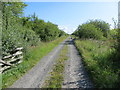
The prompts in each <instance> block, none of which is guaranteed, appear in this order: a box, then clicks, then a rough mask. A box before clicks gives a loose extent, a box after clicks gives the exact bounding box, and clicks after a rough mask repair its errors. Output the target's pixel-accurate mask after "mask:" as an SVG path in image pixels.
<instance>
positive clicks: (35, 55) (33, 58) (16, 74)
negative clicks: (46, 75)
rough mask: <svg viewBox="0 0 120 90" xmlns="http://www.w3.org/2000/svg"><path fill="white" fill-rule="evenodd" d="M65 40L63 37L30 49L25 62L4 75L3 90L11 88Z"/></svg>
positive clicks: (25, 56)
mask: <svg viewBox="0 0 120 90" xmlns="http://www.w3.org/2000/svg"><path fill="white" fill-rule="evenodd" d="M65 38H67V37H61V38H58V39H57V40H54V41H52V42H46V43H42V42H41V43H40V44H39V45H38V46H36V47H29V51H28V52H27V54H25V55H24V60H23V62H22V63H21V64H19V65H17V66H15V67H13V68H11V69H10V70H8V71H7V72H5V73H3V74H2V88H6V87H9V86H11V85H12V84H13V83H14V82H15V81H16V80H17V79H19V78H20V77H22V76H23V75H24V74H25V73H26V72H27V71H28V70H30V69H31V68H32V67H33V66H35V65H36V64H37V63H38V62H39V61H40V59H41V58H42V57H43V56H45V55H47V54H48V53H49V52H50V51H51V50H52V49H53V48H54V47H56V46H57V45H58V44H59V43H60V42H62V41H63V40H64V39H65Z"/></svg>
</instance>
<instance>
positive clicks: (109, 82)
mask: <svg viewBox="0 0 120 90" xmlns="http://www.w3.org/2000/svg"><path fill="white" fill-rule="evenodd" d="M75 44H76V47H77V48H78V50H79V52H80V54H81V56H82V58H83V61H84V64H85V67H86V69H87V70H88V72H89V74H90V77H91V79H92V80H93V82H94V85H95V87H97V88H115V87H118V82H120V80H119V75H118V73H120V72H119V71H120V69H119V70H117V69H115V67H114V64H113V59H114V56H113V55H112V54H113V53H114V52H115V49H114V48H113V47H112V46H113V44H114V43H113V41H98V40H76V41H75Z"/></svg>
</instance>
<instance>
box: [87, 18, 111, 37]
mask: <svg viewBox="0 0 120 90" xmlns="http://www.w3.org/2000/svg"><path fill="white" fill-rule="evenodd" d="M87 23H89V24H93V25H94V26H95V27H96V28H98V29H100V30H102V32H103V36H105V37H107V33H108V31H109V30H110V25H109V24H108V23H106V22H105V21H102V20H97V19H96V20H89V21H88V22H87Z"/></svg>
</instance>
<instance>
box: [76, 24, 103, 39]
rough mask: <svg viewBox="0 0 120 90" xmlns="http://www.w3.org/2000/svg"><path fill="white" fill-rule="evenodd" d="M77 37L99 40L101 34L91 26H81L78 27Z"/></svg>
mask: <svg viewBox="0 0 120 90" xmlns="http://www.w3.org/2000/svg"><path fill="white" fill-rule="evenodd" d="M78 35H79V37H80V38H93V39H100V38H102V36H103V34H102V32H101V31H100V30H98V29H97V28H96V27H95V26H94V25H92V24H82V25H81V26H79V27H78Z"/></svg>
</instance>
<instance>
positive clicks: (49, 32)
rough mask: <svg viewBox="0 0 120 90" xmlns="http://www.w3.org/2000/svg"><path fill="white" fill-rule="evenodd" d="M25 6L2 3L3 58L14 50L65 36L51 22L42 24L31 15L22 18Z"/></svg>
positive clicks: (22, 4)
mask: <svg viewBox="0 0 120 90" xmlns="http://www.w3.org/2000/svg"><path fill="white" fill-rule="evenodd" d="M26 6H27V5H26V4H25V3H23V2H2V4H1V7H2V15H3V17H2V21H3V22H2V24H3V27H2V32H3V36H2V46H3V47H2V50H3V56H5V55H9V54H11V53H12V52H11V51H13V50H14V49H15V48H17V47H24V51H27V47H29V46H36V45H37V43H38V42H39V41H40V40H41V41H52V40H55V39H56V38H58V37H60V36H64V35H66V33H65V32H63V31H61V30H59V28H58V26H57V25H55V24H53V23H51V22H44V20H40V19H38V17H37V16H36V15H35V14H33V15H31V16H29V17H23V16H22V15H23V9H24V8H25V7H26Z"/></svg>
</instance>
